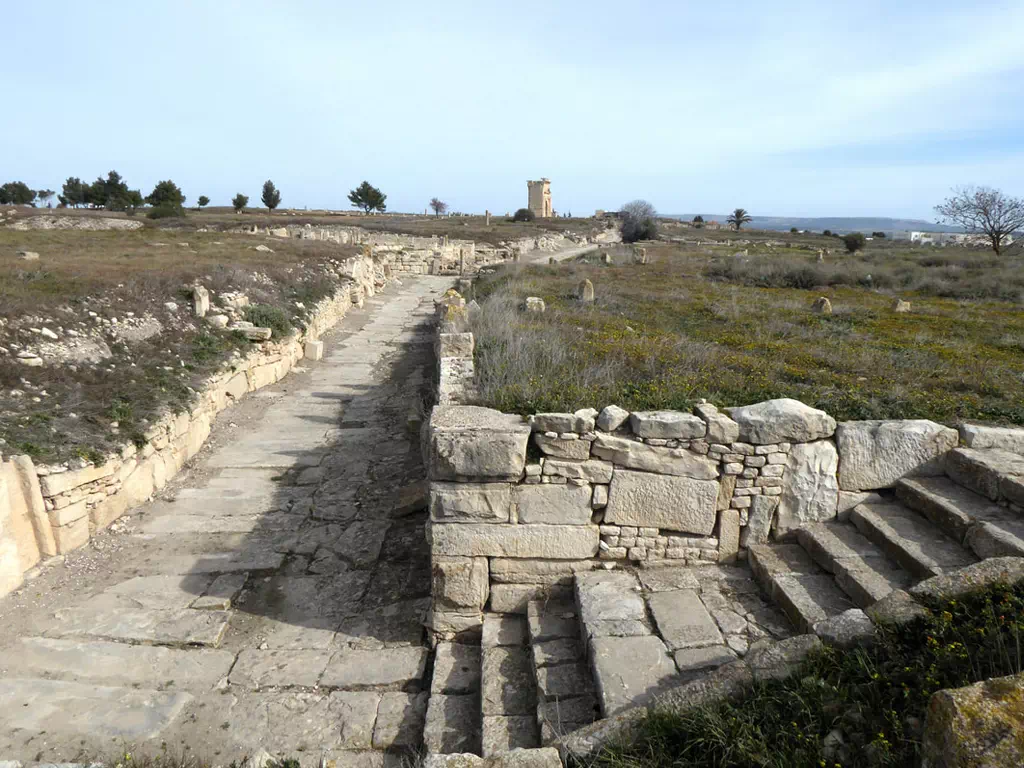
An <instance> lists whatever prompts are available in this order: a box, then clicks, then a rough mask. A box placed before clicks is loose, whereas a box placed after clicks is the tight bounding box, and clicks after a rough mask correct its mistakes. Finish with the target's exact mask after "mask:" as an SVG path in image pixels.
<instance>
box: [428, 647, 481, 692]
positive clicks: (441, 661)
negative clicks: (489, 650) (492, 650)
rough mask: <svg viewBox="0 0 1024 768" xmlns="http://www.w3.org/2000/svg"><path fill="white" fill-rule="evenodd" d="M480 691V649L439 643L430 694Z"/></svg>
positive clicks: (435, 654)
mask: <svg viewBox="0 0 1024 768" xmlns="http://www.w3.org/2000/svg"><path fill="white" fill-rule="evenodd" d="M479 690H480V648H479V647H477V646H475V645H466V644H463V643H438V644H437V647H436V648H435V653H434V675H433V677H431V680H430V692H431V693H432V694H437V693H443V694H462V693H475V692H476V691H479Z"/></svg>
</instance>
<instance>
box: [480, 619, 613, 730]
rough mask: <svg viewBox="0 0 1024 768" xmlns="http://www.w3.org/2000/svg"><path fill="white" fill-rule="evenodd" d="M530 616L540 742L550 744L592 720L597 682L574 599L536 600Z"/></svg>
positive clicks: (529, 626) (530, 636) (528, 620)
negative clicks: (590, 665) (588, 657)
mask: <svg viewBox="0 0 1024 768" xmlns="http://www.w3.org/2000/svg"><path fill="white" fill-rule="evenodd" d="M526 619H527V631H528V634H529V647H530V656H531V661H532V666H533V674H534V678H535V681H536V691H537V726H538V728H539V731H540V740H541V743H542V744H550V743H551V742H552V741H554V740H555V739H557V738H559V737H561V736H564V735H565V734H567V733H570V732H571V731H574V730H576V729H577V728H582V727H583V726H585V725H589V724H590V723H592V722H594V720H595V719H596V717H597V701H596V698H595V695H594V681H593V678H592V677H591V674H590V671H589V669H588V668H587V665H586V661H585V653H584V651H583V646H582V645H581V640H580V634H581V630H580V625H579V620H578V617H577V611H576V606H575V604H574V603H571V602H564V601H563V602H557V601H541V600H534V601H532V602H530V603H529V605H528V606H527V611H526ZM485 632H486V627H485Z"/></svg>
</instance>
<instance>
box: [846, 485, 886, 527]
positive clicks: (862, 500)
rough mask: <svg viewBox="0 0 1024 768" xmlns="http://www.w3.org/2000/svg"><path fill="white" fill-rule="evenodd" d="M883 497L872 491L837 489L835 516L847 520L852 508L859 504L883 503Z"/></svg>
mask: <svg viewBox="0 0 1024 768" xmlns="http://www.w3.org/2000/svg"><path fill="white" fill-rule="evenodd" d="M884 503H885V499H883V498H882V497H881V496H880V495H879V494H877V493H875V492H874V491H842V490H841V491H839V506H838V508H837V509H836V517H838V518H839V519H840V520H849V519H850V513H851V512H853V508H854V507H856V506H857V505H859V504H884Z"/></svg>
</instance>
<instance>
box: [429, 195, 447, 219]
mask: <svg viewBox="0 0 1024 768" xmlns="http://www.w3.org/2000/svg"><path fill="white" fill-rule="evenodd" d="M430 208H431V209H432V210H433V211H434V216H443V215H444V214H446V213H448V203H445V202H442V201H441V200H439V199H438V198H436V197H432V198H430Z"/></svg>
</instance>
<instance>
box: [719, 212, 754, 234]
mask: <svg viewBox="0 0 1024 768" xmlns="http://www.w3.org/2000/svg"><path fill="white" fill-rule="evenodd" d="M751 221H753V219H751V218H750V214H748V213H747V211H746V209H745V208H737V209H736V210H735V211H733V212H732V214H731V215H730V216H729V218H728V219H726V220H725V222H726V224H731V225H732V226H734V227H736V231H737V232H739V231H740V227H742V226H743V225H744V224H747V223H748V222H751Z"/></svg>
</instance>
